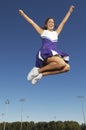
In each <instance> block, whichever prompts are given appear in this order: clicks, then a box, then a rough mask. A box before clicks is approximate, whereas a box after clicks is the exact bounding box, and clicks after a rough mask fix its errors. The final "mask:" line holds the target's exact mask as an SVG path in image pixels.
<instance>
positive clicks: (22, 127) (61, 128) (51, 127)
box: [0, 121, 86, 130]
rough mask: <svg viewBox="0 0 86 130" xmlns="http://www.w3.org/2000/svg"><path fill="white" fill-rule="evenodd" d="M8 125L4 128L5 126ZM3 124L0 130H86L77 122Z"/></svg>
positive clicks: (0, 125) (0, 124)
mask: <svg viewBox="0 0 86 130" xmlns="http://www.w3.org/2000/svg"><path fill="white" fill-rule="evenodd" d="M5 123H6V125H5V126H4V124H5ZM5 123H4V122H3V123H0V130H86V129H85V125H84V124H82V125H80V124H79V123H78V122H76V121H64V122H63V121H50V122H37V123H35V122H33V121H31V122H22V124H21V122H11V123H8V122H5Z"/></svg>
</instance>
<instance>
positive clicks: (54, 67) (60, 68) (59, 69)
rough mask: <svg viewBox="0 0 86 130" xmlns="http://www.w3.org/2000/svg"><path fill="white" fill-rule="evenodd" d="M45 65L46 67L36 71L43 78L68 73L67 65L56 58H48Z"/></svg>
mask: <svg viewBox="0 0 86 130" xmlns="http://www.w3.org/2000/svg"><path fill="white" fill-rule="evenodd" d="M46 64H47V65H45V66H44V67H42V68H40V69H39V70H38V71H39V73H42V74H43V76H45V75H50V74H59V73H63V72H66V71H68V70H69V68H70V67H69V65H68V64H67V63H65V61H64V60H63V59H62V58H60V57H58V56H53V57H50V58H48V59H47V63H46Z"/></svg>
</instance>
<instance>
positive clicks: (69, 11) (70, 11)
mask: <svg viewBox="0 0 86 130" xmlns="http://www.w3.org/2000/svg"><path fill="white" fill-rule="evenodd" d="M73 9H74V6H73V5H72V6H70V8H69V10H68V12H67V14H66V15H65V17H64V18H63V20H62V22H61V23H60V25H59V26H58V28H57V29H56V32H57V33H58V35H59V34H60V32H61V31H62V29H63V27H64V25H65V23H66V22H67V20H68V18H69V17H70V15H71V13H72V11H73Z"/></svg>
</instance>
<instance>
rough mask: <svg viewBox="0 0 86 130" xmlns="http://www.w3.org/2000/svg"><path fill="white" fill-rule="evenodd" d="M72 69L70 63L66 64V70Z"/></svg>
mask: <svg viewBox="0 0 86 130" xmlns="http://www.w3.org/2000/svg"><path fill="white" fill-rule="evenodd" d="M69 70H70V65H69V64H66V66H65V72H67V71H69Z"/></svg>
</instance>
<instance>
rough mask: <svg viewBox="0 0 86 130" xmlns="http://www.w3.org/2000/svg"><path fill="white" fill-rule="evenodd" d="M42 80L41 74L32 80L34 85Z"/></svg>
mask: <svg viewBox="0 0 86 130" xmlns="http://www.w3.org/2000/svg"><path fill="white" fill-rule="evenodd" d="M41 78H42V74H41V73H40V74H39V75H38V76H36V77H35V78H34V79H32V84H36V83H38V81H39V80H40V79H41Z"/></svg>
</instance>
